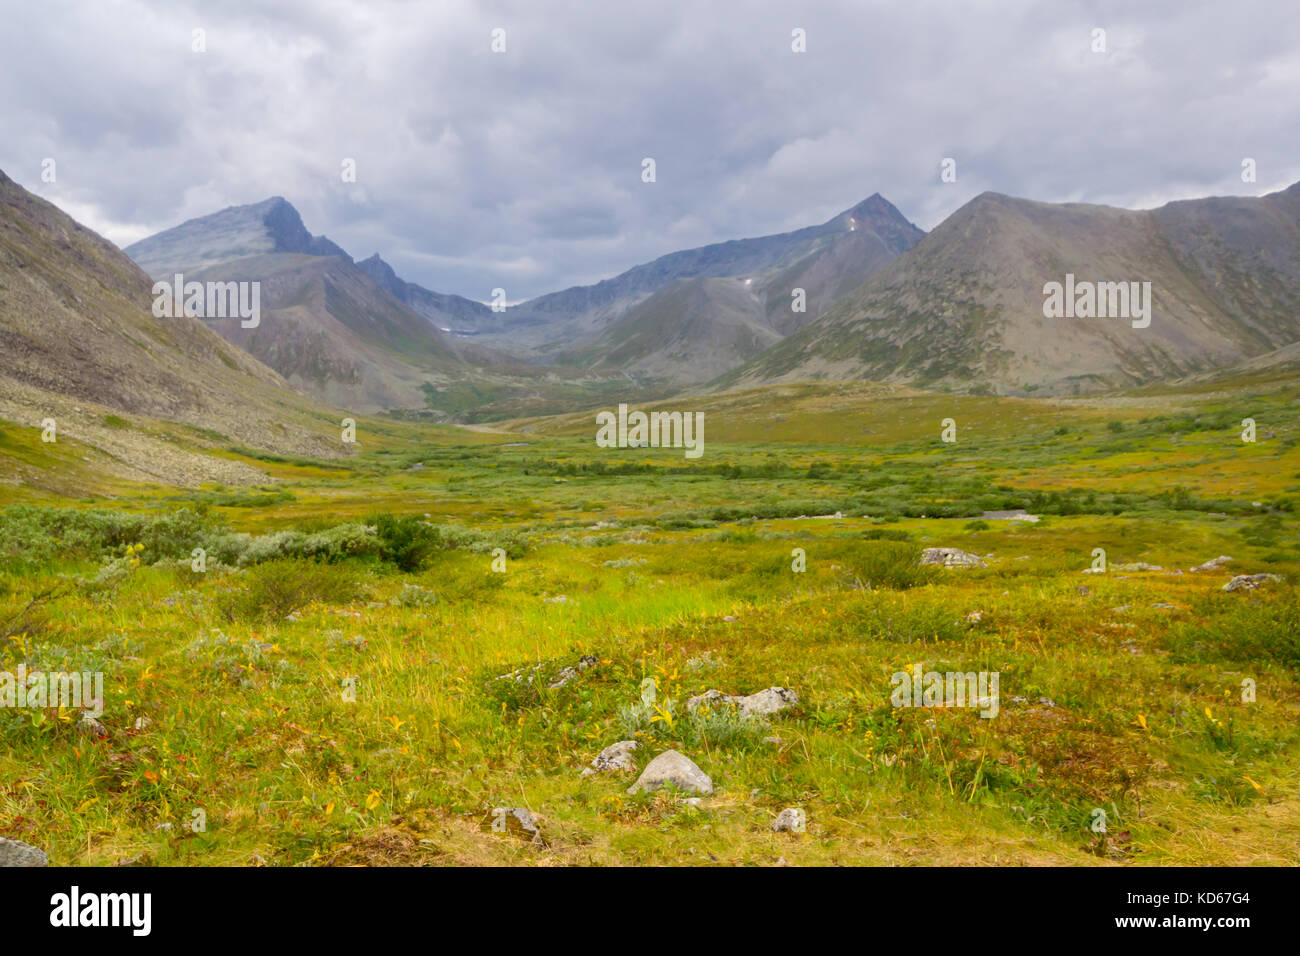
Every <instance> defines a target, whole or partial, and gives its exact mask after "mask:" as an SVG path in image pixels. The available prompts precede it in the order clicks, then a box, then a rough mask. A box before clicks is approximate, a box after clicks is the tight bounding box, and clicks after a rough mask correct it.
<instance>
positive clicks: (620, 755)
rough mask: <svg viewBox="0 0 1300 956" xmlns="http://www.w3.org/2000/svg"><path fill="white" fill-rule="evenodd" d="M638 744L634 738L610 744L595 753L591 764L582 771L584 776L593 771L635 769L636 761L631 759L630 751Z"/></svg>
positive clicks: (626, 771)
mask: <svg viewBox="0 0 1300 956" xmlns="http://www.w3.org/2000/svg"><path fill="white" fill-rule="evenodd" d="M638 746H640V745H639V744H638V743H637V742H636V741H635V740H620V741H619V742H618V743H616V744H610V745H609V746H608V747H606V748H605V749H604V750H602V751H601V752H600V753H598V754H596V759H594V760H593V761H592V762H591V766H590V767H588V768H587V769H585V770H583V771H582V775H583V776H584V777H587V776H590V775H591V774H594V773H607V772H609V771H617V772H622V773H628V772H630V771H633V770H635V769H636V763H635V761H634V760H633V759H632V751H634V750H636V749H637V747H638Z"/></svg>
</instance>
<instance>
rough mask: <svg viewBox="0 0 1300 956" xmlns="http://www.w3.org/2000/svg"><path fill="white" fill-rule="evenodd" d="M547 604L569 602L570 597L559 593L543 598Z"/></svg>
mask: <svg viewBox="0 0 1300 956" xmlns="http://www.w3.org/2000/svg"><path fill="white" fill-rule="evenodd" d="M542 600H543V601H545V602H546V603H547V604H567V603H568V601H569V599H568V597H567V596H566V595H563V594H557V595H555V597H548V598H542Z"/></svg>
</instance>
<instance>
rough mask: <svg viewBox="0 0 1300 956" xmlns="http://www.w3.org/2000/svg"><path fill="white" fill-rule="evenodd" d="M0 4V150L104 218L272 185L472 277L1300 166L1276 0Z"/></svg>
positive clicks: (115, 229)
mask: <svg viewBox="0 0 1300 956" xmlns="http://www.w3.org/2000/svg"><path fill="white" fill-rule="evenodd" d="M10 6H11V7H12V9H7V10H6V12H5V17H6V21H7V23H6V29H5V31H4V33H3V34H0V63H3V64H4V66H3V68H0V129H3V130H4V131H5V135H4V139H3V141H2V142H0V167H2V168H4V169H5V171H6V172H8V173H9V175H11V176H12V177H14V178H15V179H16V180H17V181H18V182H20V183H22V184H23V185H24V186H26V187H27V188H29V189H32V190H33V191H35V192H37V193H39V194H40V195H42V196H44V197H46V198H47V199H50V200H52V201H53V202H55V203H57V204H58V205H60V206H61V207H62V208H64V209H65V210H67V211H68V212H69V213H71V214H72V215H74V216H76V217H77V218H78V219H80V220H82V221H83V222H85V223H87V224H88V225H90V226H91V227H92V228H95V229H97V230H99V231H100V232H102V233H103V234H105V235H106V236H108V237H109V238H110V239H113V240H114V241H116V242H119V243H121V244H127V243H129V242H131V241H134V240H135V239H138V238H141V237H142V236H144V235H147V234H149V233H151V232H154V231H157V230H159V229H162V228H166V227H168V226H171V225H174V224H176V223H177V222H179V221H181V220H183V219H186V218H190V217H193V216H197V215H203V214H205V213H208V212H212V211H215V210H216V209H218V208H221V207H223V206H226V205H231V204H234V203H243V202H255V201H257V200H260V199H263V198H266V197H267V196H270V195H276V194H278V195H283V196H285V197H286V198H287V199H289V200H290V201H291V202H293V203H294V204H295V205H296V206H297V207H298V208H299V210H300V211H301V212H302V214H303V217H304V219H305V221H306V223H307V225H308V227H309V228H310V229H312V231H314V232H318V233H320V232H323V233H326V234H327V235H329V236H330V237H331V238H332V239H334V240H335V241H336V242H338V243H339V244H340V245H342V246H343V247H344V248H346V249H348V251H349V252H351V253H352V254H353V255H355V256H357V257H364V256H367V255H370V254H371V253H372V252H376V251H378V252H380V253H381V254H382V255H383V256H384V257H385V258H386V259H388V260H389V261H390V262H391V263H392V264H393V265H394V267H395V268H397V269H398V271H399V273H401V274H403V275H404V276H405V277H407V278H409V279H412V280H414V281H417V282H420V283H421V284H423V285H426V286H428V287H430V288H433V289H437V290H439V291H446V292H458V293H460V294H463V295H467V296H471V297H474V298H478V299H484V298H486V297H487V296H488V294H489V291H490V290H491V289H492V288H494V287H497V286H502V287H504V288H506V290H507V295H508V297H509V298H510V299H511V300H512V301H514V300H518V299H521V298H525V297H528V296H532V295H536V294H539V293H541V292H546V291H550V290H553V289H557V288H562V287H564V286H567V285H570V284H573V283H575V282H589V281H595V280H597V279H600V278H602V277H605V276H608V275H611V274H614V273H616V272H619V271H621V270H622V269H625V268H627V267H629V266H631V265H633V264H635V263H637V262H641V261H645V260H647V259H651V258H653V257H655V256H658V255H661V254H663V253H665V252H669V251H671V250H673V249H677V248H682V247H684V246H691V245H699V244H703V243H707V242H712V241H718V240H723V239H731V238H737V237H741V236H752V235H761V234H764V233H770V232H776V231H781V230H784V229H789V228H795V227H799V226H804V225H809V224H811V223H814V222H819V221H821V220H824V219H827V218H829V217H830V216H832V215H834V214H836V213H838V212H839V211H841V210H843V209H845V208H847V207H848V206H850V205H853V204H854V203H856V202H857V201H859V200H860V199H862V198H864V197H866V196H868V195H870V194H871V193H873V192H877V191H879V192H880V193H882V194H883V195H885V196H886V197H887V198H889V199H890V200H892V201H893V202H894V203H895V204H896V205H897V206H898V207H899V208H900V209H901V210H902V211H903V213H904V214H905V215H907V216H908V217H909V218H911V219H912V220H913V221H915V222H916V223H917V224H918V225H920V226H922V227H923V228H927V229H928V228H932V227H933V226H934V225H935V224H936V223H938V222H939V221H941V220H942V219H943V218H944V217H945V216H946V215H948V214H949V213H951V212H952V211H953V210H954V209H956V208H957V207H958V206H960V205H961V204H962V203H964V202H966V201H968V200H969V199H970V198H971V197H972V196H974V195H976V194H978V193H979V192H982V191H983V190H986V189H993V190H997V191H999V192H1006V193H1011V194H1013V195H1021V196H1028V197H1032V198H1037V199H1044V200H1053V201H1065V200H1073V201H1091V202H1107V203H1114V204H1117V205H1124V206H1131V207H1139V206H1151V205H1157V204H1159V203H1161V202H1164V201H1167V200H1169V199H1174V198H1182V197H1189V196H1199V195H1206V194H1213V193H1218V194H1259V193H1263V192H1267V191H1269V190H1271V189H1273V188H1278V187H1281V186H1283V185H1286V184H1288V183H1290V182H1292V181H1294V180H1296V179H1300V8H1295V7H1294V6H1292V5H1289V4H1276V3H1273V2H1264V0H1234V2H1231V3H1228V2H1224V3H1186V2H1182V0H1157V2H1151V3H1145V4H1142V5H1141V6H1140V9H1139V8H1137V6H1136V5H1133V4H1131V3H1127V2H1102V0H1097V2H1077V3H1051V4H1031V3H1028V2H1015V0H1007V2H997V3H995V2H984V3H972V4H963V5H960V6H959V5H957V4H952V3H942V2H924V0H922V2H913V3H908V4H892V3H891V4H884V3H861V2H853V0H844V2H825V3H805V4H790V3H777V2H771V0H759V2H750V3H743V4H742V3H738V2H736V3H716V4H700V3H697V2H691V0H669V2H657V3H654V4H645V5H633V4H621V3H620V4H599V3H595V2H592V0H588V2H583V3H577V2H563V0H561V2H547V3H545V4H538V3H532V2H502V3H486V4H472V3H469V2H436V3H414V2H397V0H316V2H310V3H309V2H306V0H280V2H277V3H275V4H261V3H253V2H250V0H233V2H224V3H221V4H216V3H197V2H185V0H181V2H161V0H158V2H143V0H136V2H131V0H121V2H114V3H103V2H94V0H82V2H70V0H63V2H59V0H52V2H45V3H42V4H29V5H17V4H14V5H10ZM494 27H503V28H504V29H505V30H506V43H507V52H506V53H504V54H494V53H492V52H491V51H490V49H489V42H490V36H489V34H490V31H491V30H492V29H493V28H494ZM795 27H802V28H803V29H805V30H806V31H807V37H808V41H807V42H808V52H807V53H804V54H796V53H794V52H792V51H791V49H790V32H791V30H792V29H793V28H795ZM1097 27H1100V28H1103V29H1105V30H1106V40H1107V52H1106V53H1105V54H1095V53H1093V52H1091V50H1090V44H1091V39H1092V38H1091V31H1092V30H1093V29H1094V28H1097ZM196 28H201V29H203V30H205V31H206V42H207V52H205V53H195V52H193V51H192V50H191V38H192V31H193V30H194V29H196ZM646 156H650V157H653V158H654V159H655V160H656V163H657V176H658V181H657V182H656V183H654V184H644V183H642V182H641V178H640V174H641V160H642V158H643V157H646ZM45 157H53V158H54V159H55V160H56V161H57V163H58V167H57V168H58V180H57V182H56V183H52V184H49V183H42V182H41V179H40V169H41V166H40V164H41V160H42V159H44V158H45ZM944 157H953V158H954V159H956V161H957V170H958V178H957V182H956V183H953V184H943V183H941V182H940V180H939V163H940V160H941V159H943V158H944ZM1243 157H1252V158H1254V159H1255V160H1256V162H1257V164H1258V176H1259V181H1258V183H1256V184H1246V183H1242V182H1241V179H1240V163H1241V160H1242V158H1243ZM344 158H353V159H355V160H356V162H357V169H358V182H357V183H356V184H345V183H343V182H342V181H341V180H340V176H339V172H340V169H341V163H342V161H343V160H344Z"/></svg>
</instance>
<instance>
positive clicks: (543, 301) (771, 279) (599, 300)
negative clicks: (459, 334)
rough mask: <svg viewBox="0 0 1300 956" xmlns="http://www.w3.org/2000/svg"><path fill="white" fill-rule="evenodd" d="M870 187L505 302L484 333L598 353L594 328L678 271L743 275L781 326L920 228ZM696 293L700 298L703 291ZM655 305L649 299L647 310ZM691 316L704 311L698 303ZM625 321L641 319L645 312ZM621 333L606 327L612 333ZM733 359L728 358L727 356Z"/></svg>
mask: <svg viewBox="0 0 1300 956" xmlns="http://www.w3.org/2000/svg"><path fill="white" fill-rule="evenodd" d="M923 235H925V233H923V232H922V231H921V230H920V229H918V228H916V227H915V226H914V225H912V224H911V223H910V222H908V221H907V219H906V218H904V217H903V215H902V213H900V212H899V211H898V210H897V209H896V208H894V206H893V205H891V204H890V203H889V202H888V201H887V200H885V199H884V198H883V197H882V196H880V195H879V194H876V195H873V196H871V197H870V198H868V199H866V200H864V201H863V202H861V203H859V204H858V205H856V206H854V207H853V208H851V209H847V210H845V211H844V212H842V213H840V214H839V215H837V216H835V217H834V218H832V219H829V220H827V221H826V222H824V223H821V224H820V225H816V226H808V227H806V228H804V229H798V230H795V231H793V232H786V233H779V234H776V235H771V236H762V237H760V238H755V239H736V240H732V241H730V242H721V243H715V244H713V245H708V246H701V247H699V248H696V249H684V250H681V251H678V252H673V253H669V254H668V255H665V256H660V257H659V258H658V259H655V260H654V261H653V262H648V263H644V264H642V265H639V266H635V267H633V268H631V269H629V270H627V271H626V272H623V273H621V274H620V275H617V276H615V277H613V278H611V279H606V280H603V281H601V282H598V283H596V284H594V285H588V286H575V287H573V288H569V289H564V290H561V291H559V292H553V293H550V294H548V295H543V296H539V297H538V298H535V299H530V300H528V301H527V302H523V303H520V304H519V305H516V306H512V307H511V308H509V309H507V310H506V311H505V312H504V313H503V314H502V315H501V319H500V320H499V328H498V329H495V330H492V331H490V332H488V334H486V335H484V336H483V339H484V340H485V341H487V342H488V343H489V344H492V345H495V346H497V347H499V348H510V349H514V350H516V351H518V350H520V349H531V350H536V351H537V352H538V353H540V354H541V355H548V354H553V353H556V352H563V353H566V354H567V353H568V352H572V351H574V350H579V351H586V352H587V354H588V355H595V354H598V353H599V352H600V351H601V350H602V349H603V348H604V347H605V346H604V343H601V342H600V340H599V336H600V335H601V334H602V333H603V332H605V331H606V330H607V329H611V328H612V326H613V325H614V324H615V323H616V322H618V321H619V320H620V319H622V318H623V317H624V316H626V315H628V314H629V312H630V311H631V309H632V308H633V307H634V306H636V305H638V304H640V303H642V302H645V301H646V300H648V299H650V298H651V297H652V296H653V295H654V294H655V293H656V292H659V291H660V290H661V289H666V288H667V287H668V286H670V285H672V284H673V283H675V282H678V281H679V280H683V279H696V278H728V277H734V278H740V279H746V278H748V279H750V280H751V282H750V291H751V292H753V293H756V294H760V297H761V300H762V309H761V311H762V312H763V313H765V317H764V318H763V319H762V322H763V323H764V324H766V325H768V326H770V327H771V328H772V329H774V330H776V331H778V332H779V333H780V334H782V335H783V334H786V333H787V332H788V331H791V330H792V329H794V328H797V327H798V325H799V324H800V322H801V321H804V320H806V319H807V318H810V317H812V316H815V315H817V314H818V313H819V312H820V310H821V309H823V308H825V307H826V305H828V304H829V302H830V301H831V300H833V299H834V298H835V296H836V295H837V294H839V293H840V292H841V291H844V290H846V289H850V288H853V287H855V286H857V285H859V284H860V283H861V282H862V281H864V280H865V279H866V278H867V277H868V276H869V275H871V274H872V273H873V272H875V271H876V270H877V269H879V268H881V267H882V266H883V265H885V264H886V263H887V262H890V261H892V260H893V259H894V258H895V257H896V256H898V255H900V254H902V253H903V252H905V251H907V250H908V249H909V248H911V247H912V246H913V245H915V243H916V242H917V241H918V240H919V239H920V238H921V237H922V236H923ZM800 284H803V286H804V288H805V289H806V290H807V292H808V298H809V303H808V312H807V313H803V314H798V315H797V316H796V313H793V312H791V310H790V301H791V299H790V290H791V289H792V288H794V287H795V286H798V285H800ZM697 301H699V302H705V301H707V295H706V296H704V297H701V298H698V299H697ZM659 308H660V306H658V305H652V306H650V307H649V310H648V312H649V313H650V314H653V313H654V312H655V311H657V310H659ZM690 318H702V319H708V318H709V313H708V311H707V310H705V311H703V312H701V313H698V315H696V316H692V317H690ZM633 321H639V322H643V321H644V314H643V315H642V316H641V317H639V318H636V319H634V320H633ZM624 337H625V335H624V334H623V333H615V341H621V340H622V339H623V338H624ZM732 358H735V357H734V356H733V357H732Z"/></svg>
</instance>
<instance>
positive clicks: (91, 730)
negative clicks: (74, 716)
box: [77, 714, 108, 737]
mask: <svg viewBox="0 0 1300 956" xmlns="http://www.w3.org/2000/svg"><path fill="white" fill-rule="evenodd" d="M77 730H79V731H81V732H82V733H83V734H89V735H90V736H92V737H107V736H108V728H107V727H105V726H104V725H103V724H101V723H100V722H99V721H98V720H96V719H95V718H94V717H91V716H90V715H89V714H82V715H81V719H80V720H79V721H77Z"/></svg>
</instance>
